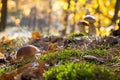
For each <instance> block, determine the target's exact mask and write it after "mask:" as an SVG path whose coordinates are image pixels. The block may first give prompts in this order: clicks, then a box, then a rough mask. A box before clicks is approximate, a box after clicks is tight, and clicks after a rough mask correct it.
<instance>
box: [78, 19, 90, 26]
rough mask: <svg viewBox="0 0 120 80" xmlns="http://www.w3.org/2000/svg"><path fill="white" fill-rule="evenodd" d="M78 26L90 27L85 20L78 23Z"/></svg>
mask: <svg viewBox="0 0 120 80" xmlns="http://www.w3.org/2000/svg"><path fill="white" fill-rule="evenodd" d="M77 25H78V26H88V24H87V23H86V22H85V21H84V20H81V21H79V22H78V23H77Z"/></svg>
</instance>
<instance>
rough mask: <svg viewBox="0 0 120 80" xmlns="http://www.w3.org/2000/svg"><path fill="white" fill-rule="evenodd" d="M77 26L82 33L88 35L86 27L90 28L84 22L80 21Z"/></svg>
mask: <svg viewBox="0 0 120 80" xmlns="http://www.w3.org/2000/svg"><path fill="white" fill-rule="evenodd" d="M77 25H78V26H79V27H80V32H82V33H86V32H85V26H88V24H87V23H86V22H85V21H84V20H81V21H79V22H78V24H77Z"/></svg>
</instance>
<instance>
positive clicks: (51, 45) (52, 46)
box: [48, 43, 58, 51]
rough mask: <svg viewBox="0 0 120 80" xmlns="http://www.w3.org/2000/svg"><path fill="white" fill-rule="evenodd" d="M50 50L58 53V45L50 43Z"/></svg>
mask: <svg viewBox="0 0 120 80" xmlns="http://www.w3.org/2000/svg"><path fill="white" fill-rule="evenodd" d="M48 50H50V51H57V50H58V48H57V43H49V45H48Z"/></svg>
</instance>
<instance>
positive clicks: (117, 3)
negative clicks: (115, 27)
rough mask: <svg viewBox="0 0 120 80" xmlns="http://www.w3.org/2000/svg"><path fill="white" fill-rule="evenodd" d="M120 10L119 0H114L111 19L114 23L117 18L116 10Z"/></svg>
mask: <svg viewBox="0 0 120 80" xmlns="http://www.w3.org/2000/svg"><path fill="white" fill-rule="evenodd" d="M119 10H120V0H117V1H116V5H115V12H114V16H113V19H112V22H113V23H115V22H116V20H117V19H118V12H119Z"/></svg>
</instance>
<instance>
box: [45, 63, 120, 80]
mask: <svg viewBox="0 0 120 80" xmlns="http://www.w3.org/2000/svg"><path fill="white" fill-rule="evenodd" d="M43 77H44V80H118V77H117V76H115V75H114V74H113V72H111V71H110V70H109V69H107V68H105V67H104V68H103V67H99V66H96V65H95V64H91V63H86V62H82V63H68V64H65V65H60V66H59V67H53V68H51V69H49V70H48V71H46V72H45V73H44V74H43Z"/></svg>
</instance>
